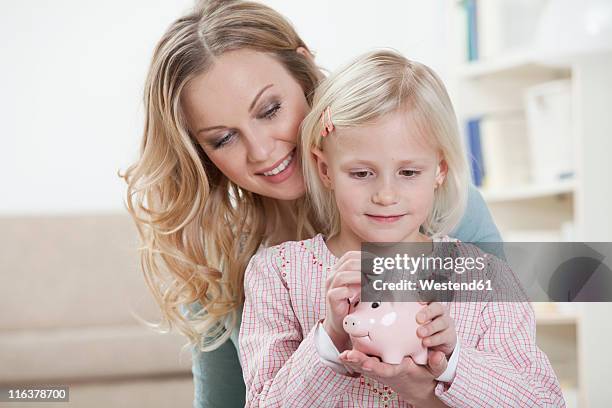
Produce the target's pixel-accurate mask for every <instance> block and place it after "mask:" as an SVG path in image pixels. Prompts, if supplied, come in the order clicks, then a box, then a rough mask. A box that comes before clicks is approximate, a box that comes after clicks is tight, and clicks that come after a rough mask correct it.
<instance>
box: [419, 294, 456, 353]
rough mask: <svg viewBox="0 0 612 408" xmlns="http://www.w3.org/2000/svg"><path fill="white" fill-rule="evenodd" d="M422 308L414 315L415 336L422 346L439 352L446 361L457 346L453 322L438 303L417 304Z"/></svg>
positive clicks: (446, 311)
mask: <svg viewBox="0 0 612 408" xmlns="http://www.w3.org/2000/svg"><path fill="white" fill-rule="evenodd" d="M419 303H421V304H423V305H426V306H424V307H423V308H422V309H421V311H419V313H417V315H416V321H417V323H419V324H421V327H419V328H418V329H417V336H419V337H421V338H422V339H423V340H422V341H423V346H425V347H427V348H429V349H430V350H434V351H441V352H442V353H444V355H445V356H446V358H447V359H449V358H450V356H451V354H453V350H455V346H456V345H457V331H456V330H455V321H454V320H453V318H452V317H451V316H450V314H449V311H448V308H447V307H444V306H442V305H441V304H440V303H438V302H432V303H429V304H428V303H427V302H419Z"/></svg>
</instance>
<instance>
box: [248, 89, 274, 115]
mask: <svg viewBox="0 0 612 408" xmlns="http://www.w3.org/2000/svg"><path fill="white" fill-rule="evenodd" d="M273 85H274V84H268V85H266V86H264V87H263V88H261V89H260V90H259V92H257V95H255V98H253V102H251V106H249V112H251V111H252V110H253V108H254V107H255V104H256V103H257V100H258V99H259V97H260V96H261V95H262V94H263V93H264V92H265V91H266V89H268V88H270V87H271V86H273Z"/></svg>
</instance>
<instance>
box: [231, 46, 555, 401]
mask: <svg viewBox="0 0 612 408" xmlns="http://www.w3.org/2000/svg"><path fill="white" fill-rule="evenodd" d="M301 151H302V155H303V156H302V157H303V167H304V176H305V179H306V184H307V186H308V191H309V195H310V197H311V200H312V203H313V205H314V208H315V209H316V213H317V215H318V221H319V222H320V223H321V224H324V225H325V228H323V230H322V234H318V235H316V236H315V237H314V238H311V239H307V240H302V241H292V242H286V243H283V244H281V245H278V246H274V247H271V248H268V249H266V250H264V251H262V252H261V253H259V254H257V255H255V256H254V257H253V259H252V260H251V262H250V263H249V266H248V268H247V271H246V276H245V295H246V299H245V306H244V314H243V321H242V328H241V333H240V351H241V356H242V357H241V358H242V363H243V369H244V376H245V383H246V387H247V406H279V407H281V406H291V407H311V406H338V407H353V406H363V407H374V406H393V407H398V406H412V405H414V406H457V407H459V406H462V407H467V406H470V407H475V406H512V407H516V406H555V407H556V406H562V405H563V398H562V396H561V390H560V387H559V383H558V381H557V379H556V377H555V374H554V372H553V370H552V367H551V366H550V363H549V361H548V359H547V357H546V356H545V355H544V354H543V353H542V351H541V350H540V349H538V348H537V346H536V345H535V320H534V314H533V310H532V308H531V306H530V305H529V303H519V302H514V303H508V302H506V303H502V302H491V301H486V302H485V301H483V302H470V303H468V302H452V303H448V304H441V303H433V304H430V305H428V306H426V307H424V308H423V310H422V311H421V312H420V313H422V316H419V315H417V321H418V322H419V323H421V326H420V327H419V328H418V330H417V335H418V336H419V337H422V339H423V340H422V341H423V345H424V346H426V347H428V348H429V360H428V364H427V365H425V366H420V365H416V364H415V363H414V362H413V361H412V359H411V358H410V357H406V358H405V359H404V361H402V363H401V364H399V365H390V364H385V363H382V362H380V361H379V360H378V359H377V358H375V357H369V356H367V355H365V354H363V353H361V352H359V351H357V350H351V344H350V339H349V337H348V335H347V334H346V332H344V330H343V328H342V321H343V319H344V317H345V316H346V315H347V313H348V310H349V306H350V299H353V298H354V297H355V296H357V295H358V293H359V290H360V288H359V283H360V263H359V252H358V251H359V250H360V245H361V243H362V242H425V243H427V242H432V241H449V240H452V238H450V237H449V236H448V234H449V233H451V231H453V229H454V228H455V226H456V225H457V223H458V222H459V221H460V219H461V217H462V213H463V209H464V205H465V202H466V196H467V189H468V181H467V180H468V178H467V170H466V164H465V153H464V151H463V148H462V144H461V142H460V138H459V134H458V129H457V123H456V118H455V114H454V111H453V108H452V105H451V102H450V99H449V97H448V95H447V93H446V90H445V87H444V85H443V84H442V82H441V81H440V79H439V78H438V76H437V75H436V74H435V73H434V72H433V71H432V70H431V69H430V68H428V67H426V66H425V65H422V64H419V63H417V62H414V61H410V60H408V59H406V58H404V57H402V56H401V55H399V54H397V53H395V52H392V51H376V52H371V53H368V54H365V55H363V56H361V57H359V58H357V59H356V60H355V61H353V62H352V63H351V64H349V65H348V66H346V67H345V68H343V69H341V70H339V71H338V72H337V73H334V74H332V75H331V76H330V77H329V78H327V79H326V80H324V81H323V82H322V83H321V84H320V85H319V87H318V88H317V91H316V93H315V96H314V99H313V105H312V110H311V112H310V113H309V114H308V116H307V117H306V118H305V120H304V122H303V130H302V140H301ZM469 248H470V249H469V251H470V252H469V253H465V254H464V255H466V256H472V257H476V256H478V254H480V256H482V255H483V254H482V253H481V252H480V250H479V249H478V248H476V247H474V246H469ZM487 272H490V273H494V272H498V273H504V272H506V273H510V272H509V271H508V270H507V269H504V265H503V263H502V262H501V261H499V259H497V258H494V259H493V260H492V261H491V263H490V264H489V265H488V266H487ZM444 303H446V302H444ZM398 335H401V334H398ZM446 360H448V364H446ZM440 362H443V364H442V367H444V368H445V370H443V371H441V370H440V369H439V368H440V364H439V363H440ZM436 363H438V364H436ZM353 373H357V374H361V375H353Z"/></svg>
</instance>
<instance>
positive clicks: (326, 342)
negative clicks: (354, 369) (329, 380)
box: [314, 322, 350, 374]
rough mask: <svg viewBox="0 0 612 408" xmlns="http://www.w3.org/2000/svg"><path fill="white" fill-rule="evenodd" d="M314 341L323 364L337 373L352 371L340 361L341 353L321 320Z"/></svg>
mask: <svg viewBox="0 0 612 408" xmlns="http://www.w3.org/2000/svg"><path fill="white" fill-rule="evenodd" d="M314 343H315V347H316V349H317V352H318V353H319V357H320V358H321V362H322V363H323V364H325V365H326V366H328V367H330V368H331V369H332V370H334V371H335V372H337V373H340V374H350V371H349V370H347V369H346V367H345V366H344V365H343V364H342V363H341V362H340V359H339V358H338V357H339V356H340V353H339V352H338V349H336V346H335V345H334V342H333V341H332V339H331V338H330V337H329V335H328V334H327V332H326V331H325V329H324V328H323V325H322V324H321V322H319V323H318V327H317V330H316V331H315V338H314Z"/></svg>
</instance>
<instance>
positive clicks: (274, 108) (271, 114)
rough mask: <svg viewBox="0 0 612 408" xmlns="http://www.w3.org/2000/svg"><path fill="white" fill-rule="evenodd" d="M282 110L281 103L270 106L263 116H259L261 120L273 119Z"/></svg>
mask: <svg viewBox="0 0 612 408" xmlns="http://www.w3.org/2000/svg"><path fill="white" fill-rule="evenodd" d="M280 108H281V104H280V103H279V102H277V103H275V104H273V105H272V106H270V107H269V108H268V109H267V110H266V111H265V112H264V113H263V114H262V115H260V116H259V118H260V119H272V118H273V117H275V116H276V115H277V114H278V111H279V110H280Z"/></svg>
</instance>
